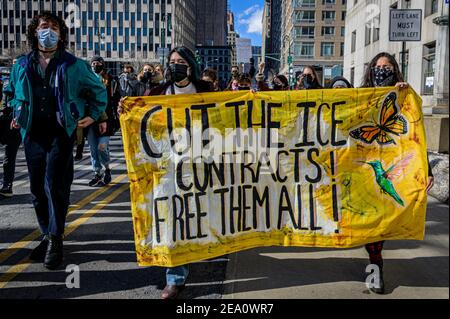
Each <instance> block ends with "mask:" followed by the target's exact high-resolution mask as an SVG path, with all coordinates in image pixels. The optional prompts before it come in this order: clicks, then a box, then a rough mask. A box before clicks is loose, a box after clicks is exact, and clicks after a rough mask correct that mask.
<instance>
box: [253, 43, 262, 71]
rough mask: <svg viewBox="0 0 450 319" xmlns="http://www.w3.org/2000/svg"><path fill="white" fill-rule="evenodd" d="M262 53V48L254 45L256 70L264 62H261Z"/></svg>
mask: <svg viewBox="0 0 450 319" xmlns="http://www.w3.org/2000/svg"><path fill="white" fill-rule="evenodd" d="M261 52H262V47H261V46H255V45H252V58H253V60H254V61H255V67H256V68H258V64H259V63H260V62H261V61H262V60H261Z"/></svg>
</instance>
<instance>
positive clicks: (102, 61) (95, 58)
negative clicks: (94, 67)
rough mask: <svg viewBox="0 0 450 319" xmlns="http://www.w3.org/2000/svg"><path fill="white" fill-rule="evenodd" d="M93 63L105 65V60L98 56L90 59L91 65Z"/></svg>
mask: <svg viewBox="0 0 450 319" xmlns="http://www.w3.org/2000/svg"><path fill="white" fill-rule="evenodd" d="M95 61H97V62H100V63H101V64H105V60H103V58H102V57H101V56H99V55H96V56H94V57H93V58H92V59H91V64H92V62H95Z"/></svg>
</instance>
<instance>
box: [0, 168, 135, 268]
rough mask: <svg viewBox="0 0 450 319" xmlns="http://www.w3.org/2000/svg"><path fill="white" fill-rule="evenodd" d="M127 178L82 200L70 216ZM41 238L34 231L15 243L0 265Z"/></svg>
mask: <svg viewBox="0 0 450 319" xmlns="http://www.w3.org/2000/svg"><path fill="white" fill-rule="evenodd" d="M126 177H127V174H122V175H119V176H117V177H116V178H115V179H114V180H113V181H112V182H111V183H110V184H108V185H107V186H106V187H102V188H100V189H98V190H97V191H95V192H93V193H92V194H90V195H89V196H87V197H85V198H84V199H82V200H80V201H79V202H78V203H76V204H74V205H73V206H71V207H70V208H69V211H68V214H70V213H71V212H73V211H77V210H79V209H81V208H82V207H84V206H85V205H87V204H89V203H90V202H92V201H93V200H94V199H95V198H96V197H98V196H100V195H101V194H103V193H104V192H106V191H107V190H108V189H110V188H111V187H112V186H114V184H118V183H120V182H121V181H122V180H124V179H125V178H126ZM39 236H41V231H40V230H39V229H36V230H34V231H33V232H32V233H31V234H29V235H27V236H25V237H24V238H22V239H21V240H19V241H17V242H15V243H14V244H12V245H10V246H9V247H7V248H6V250H4V251H3V252H1V253H0V264H1V263H2V262H4V261H5V260H6V259H8V258H9V257H11V256H12V255H14V254H15V253H16V252H17V250H19V249H22V248H24V247H26V246H28V245H29V244H30V243H31V242H33V241H35V240H36V239H38V238H39Z"/></svg>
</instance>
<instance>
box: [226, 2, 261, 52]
mask: <svg viewBox="0 0 450 319" xmlns="http://www.w3.org/2000/svg"><path fill="white" fill-rule="evenodd" d="M228 4H229V5H230V7H231V11H232V12H233V13H234V23H235V26H236V29H237V33H239V35H240V36H241V38H250V39H252V45H258V46H260V45H261V41H262V22H261V21H262V13H263V8H264V0H228Z"/></svg>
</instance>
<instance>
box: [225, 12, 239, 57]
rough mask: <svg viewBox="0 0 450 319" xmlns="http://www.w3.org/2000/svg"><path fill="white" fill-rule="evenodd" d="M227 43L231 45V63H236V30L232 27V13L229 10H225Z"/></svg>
mask: <svg viewBox="0 0 450 319" xmlns="http://www.w3.org/2000/svg"><path fill="white" fill-rule="evenodd" d="M227 31H228V32H227V45H229V46H230V47H231V65H232V66H233V65H237V52H236V38H237V34H236V30H235V28H234V14H233V12H231V11H230V10H228V12H227Z"/></svg>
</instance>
